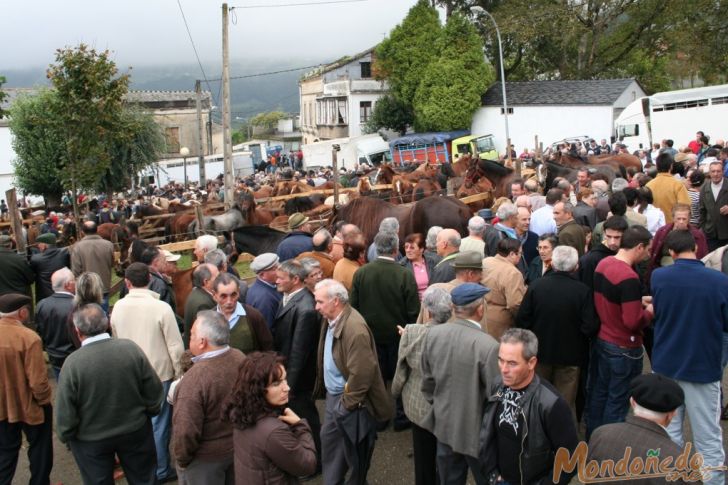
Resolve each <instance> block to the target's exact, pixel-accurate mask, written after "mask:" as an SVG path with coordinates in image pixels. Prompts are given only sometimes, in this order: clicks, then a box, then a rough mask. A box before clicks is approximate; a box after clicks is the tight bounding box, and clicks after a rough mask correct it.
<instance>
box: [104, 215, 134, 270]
mask: <svg viewBox="0 0 728 485" xmlns="http://www.w3.org/2000/svg"><path fill="white" fill-rule="evenodd" d="M96 233H97V234H98V235H99V236H101V237H102V238H104V239H106V240H107V241H111V242H112V243H114V249H115V250H118V251H119V252H120V253H121V258H120V261H125V260H126V258H127V255H128V254H129V247H130V246H131V236H130V234H129V231H128V229H127V228H126V226H120V225H119V224H113V223H111V222H107V223H104V224H99V226H98V227H97V229H96Z"/></svg>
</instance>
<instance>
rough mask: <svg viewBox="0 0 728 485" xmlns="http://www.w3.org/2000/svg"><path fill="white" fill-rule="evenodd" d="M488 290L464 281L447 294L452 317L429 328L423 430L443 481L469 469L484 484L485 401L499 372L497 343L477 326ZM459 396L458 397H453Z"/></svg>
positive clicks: (460, 478) (459, 479)
mask: <svg viewBox="0 0 728 485" xmlns="http://www.w3.org/2000/svg"><path fill="white" fill-rule="evenodd" d="M488 291H489V290H488V288H486V287H484V286H481V285H479V284H476V283H464V284H462V285H460V286H458V287H457V288H455V289H454V290H452V292H451V296H452V305H453V312H454V313H455V320H453V321H452V322H449V323H447V324H445V325H437V326H434V327H432V328H431V329H430V331H429V332H427V336H426V337H425V344H424V349H423V351H422V374H423V379H422V394H423V395H424V397H425V399H426V400H427V401H428V402H429V403H430V404H432V408H431V409H430V412H429V413H428V414H427V415H426V416H425V418H424V421H423V423H422V424H423V426H422V427H423V428H425V429H427V430H428V431H431V432H432V434H434V435H435V437H436V438H437V468H438V473H439V476H440V482H441V483H447V484H451V485H456V484H463V485H464V484H465V482H466V481H467V477H468V468H470V471H471V472H472V474H473V477H474V478H475V483H477V484H478V485H480V484H484V483H486V480H485V476H484V475H483V474H482V473H481V471H480V470H481V467H480V465H479V463H478V449H479V447H480V444H479V436H478V433H477V432H475V430H478V429H480V425H481V416H482V415H483V403H484V402H485V400H486V398H487V397H488V389H489V388H490V387H491V385H492V384H493V382H494V381H495V379H496V378H497V376H498V343H497V342H496V341H495V339H494V338H493V337H491V336H490V335H488V334H487V333H486V332H485V329H483V328H482V327H481V325H480V321H481V319H482V317H483V313H484V312H485V308H484V307H485V300H484V296H485V294H486V293H487V292H488ZM454 396H457V398H454Z"/></svg>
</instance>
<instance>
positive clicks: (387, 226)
mask: <svg viewBox="0 0 728 485" xmlns="http://www.w3.org/2000/svg"><path fill="white" fill-rule="evenodd" d="M382 232H391V233H393V234H396V235H397V236H399V221H398V220H397V218H396V217H385V218H384V219H382V222H380V223H379V231H378V233H382ZM401 258H402V254H401V253H400V252H399V249H398V250H397V260H399V259H401ZM375 259H377V246H376V245H375V244H374V241H372V242H371V244H370V245H369V249H367V261H370V262H371V261H374V260H375Z"/></svg>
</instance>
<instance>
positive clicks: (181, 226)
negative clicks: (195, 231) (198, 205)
mask: <svg viewBox="0 0 728 485" xmlns="http://www.w3.org/2000/svg"><path fill="white" fill-rule="evenodd" d="M196 217H197V216H196V215H195V214H194V213H193V212H183V213H179V214H175V216H174V217H170V218H169V219H167V222H166V223H165V225H164V234H165V236H167V242H175V241H184V240H185V239H186V238H187V235H188V227H189V225H190V223H191V222H192V221H194V220H195V219H196Z"/></svg>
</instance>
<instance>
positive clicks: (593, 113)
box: [471, 106, 613, 154]
mask: <svg viewBox="0 0 728 485" xmlns="http://www.w3.org/2000/svg"><path fill="white" fill-rule="evenodd" d="M612 116H613V114H612V107H611V106H514V107H513V114H510V115H508V128H509V132H510V136H511V143H512V144H514V145H515V150H516V153H518V154H520V153H521V151H522V150H523V148H524V147H528V148H529V149H531V148H534V136H535V135H538V140H539V142H543V146H544V148H546V147H547V146H549V145H550V144H551V143H553V142H555V141H558V140H561V139H564V138H567V137H571V136H581V135H587V136H591V137H592V138H594V139H596V140H599V139H601V138H606V139H607V140H608V139H609V137H610V135H611V134H612V130H613V119H612ZM471 132H472V133H473V134H474V135H485V134H492V135H493V136H494V137H495V146H496V148H497V149H498V152H499V153H504V152H505V146H506V139H505V138H506V136H505V124H504V122H503V115H501V114H500V107H498V108H496V107H484V108H479V109H478V111H476V112H475V114H474V115H473V121H472V125H471Z"/></svg>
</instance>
